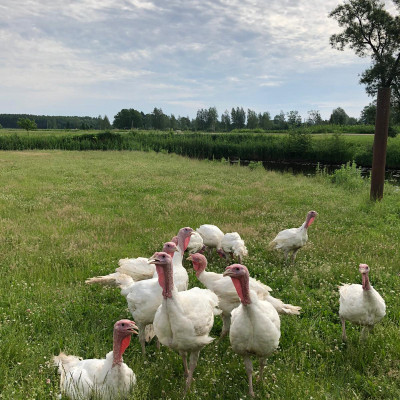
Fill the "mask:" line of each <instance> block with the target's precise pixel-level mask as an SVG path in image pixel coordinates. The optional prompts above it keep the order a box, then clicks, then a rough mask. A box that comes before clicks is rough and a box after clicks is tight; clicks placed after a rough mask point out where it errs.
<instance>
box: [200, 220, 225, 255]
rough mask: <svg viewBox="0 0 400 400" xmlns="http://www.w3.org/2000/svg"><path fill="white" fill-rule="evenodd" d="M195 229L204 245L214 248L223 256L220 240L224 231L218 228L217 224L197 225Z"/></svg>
mask: <svg viewBox="0 0 400 400" xmlns="http://www.w3.org/2000/svg"><path fill="white" fill-rule="evenodd" d="M196 231H197V232H198V233H199V234H200V235H201V237H202V238H203V243H204V245H205V246H207V247H209V248H215V249H216V250H217V253H218V254H219V255H220V256H221V257H224V256H225V254H224V252H223V250H222V248H221V242H222V239H223V237H224V233H223V232H222V231H221V229H219V228H218V226H215V225H210V224H204V225H201V226H200V227H198V228H197V229H196Z"/></svg>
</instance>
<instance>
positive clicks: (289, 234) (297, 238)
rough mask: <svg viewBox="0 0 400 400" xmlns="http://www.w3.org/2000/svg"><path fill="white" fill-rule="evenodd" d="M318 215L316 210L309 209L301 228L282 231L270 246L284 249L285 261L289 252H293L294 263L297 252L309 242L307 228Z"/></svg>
mask: <svg viewBox="0 0 400 400" xmlns="http://www.w3.org/2000/svg"><path fill="white" fill-rule="evenodd" d="M317 215H318V214H317V212H316V211H309V212H308V214H307V217H306V220H305V221H304V223H303V225H301V226H300V227H299V228H291V229H285V230H283V231H280V232H279V233H278V234H277V235H276V237H275V239H274V240H272V241H271V242H270V244H269V245H270V247H271V248H273V249H277V250H282V251H283V253H284V255H285V261H287V258H288V255H289V253H290V252H292V263H294V260H295V258H296V253H297V252H298V251H299V250H300V249H301V248H302V247H303V246H304V245H305V244H306V243H307V240H308V234H307V229H308V228H309V226H310V225H311V224H312V223H313V221H314V219H315V217H316V216H317Z"/></svg>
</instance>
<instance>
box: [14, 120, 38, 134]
mask: <svg viewBox="0 0 400 400" xmlns="http://www.w3.org/2000/svg"><path fill="white" fill-rule="evenodd" d="M17 124H18V126H19V127H20V128H21V129H26V131H27V132H28V131H31V130H35V129H37V125H36V122H35V121H34V120H32V119H29V118H20V119H19V120H18V122H17Z"/></svg>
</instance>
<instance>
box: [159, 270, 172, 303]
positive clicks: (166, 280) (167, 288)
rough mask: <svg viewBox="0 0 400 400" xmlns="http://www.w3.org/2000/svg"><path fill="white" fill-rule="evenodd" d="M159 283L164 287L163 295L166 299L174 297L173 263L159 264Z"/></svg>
mask: <svg viewBox="0 0 400 400" xmlns="http://www.w3.org/2000/svg"><path fill="white" fill-rule="evenodd" d="M156 269H157V274H158V283H159V284H160V286H161V287H162V289H163V292H162V295H163V297H164V298H165V299H167V298H171V297H172V290H173V289H174V277H173V271H172V265H171V264H166V265H157V264H156Z"/></svg>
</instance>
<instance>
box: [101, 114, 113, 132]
mask: <svg viewBox="0 0 400 400" xmlns="http://www.w3.org/2000/svg"><path fill="white" fill-rule="evenodd" d="M110 128H111V124H110V120H109V119H108V117H107V115H105V116H104V118H102V119H101V123H100V129H104V130H108V129H110Z"/></svg>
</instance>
